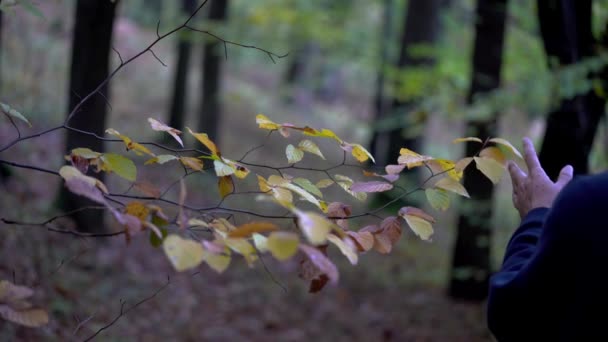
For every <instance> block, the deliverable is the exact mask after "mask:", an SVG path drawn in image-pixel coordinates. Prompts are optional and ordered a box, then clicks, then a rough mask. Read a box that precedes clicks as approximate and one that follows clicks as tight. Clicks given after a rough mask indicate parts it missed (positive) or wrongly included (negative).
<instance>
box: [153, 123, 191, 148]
mask: <svg viewBox="0 0 608 342" xmlns="http://www.w3.org/2000/svg"><path fill="white" fill-rule="evenodd" d="M148 122H149V123H150V127H152V129H153V130H155V131H158V132H167V133H169V134H170V135H171V136H172V137H173V139H175V140H176V141H177V142H178V143H179V144H180V146H181V147H184V142H183V141H182V139H181V138H180V137H179V134H182V131H180V130H179V129H175V128H173V127H169V126H167V125H166V124H164V123H162V122H160V121H158V120H156V119H153V118H148Z"/></svg>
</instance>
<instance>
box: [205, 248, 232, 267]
mask: <svg viewBox="0 0 608 342" xmlns="http://www.w3.org/2000/svg"><path fill="white" fill-rule="evenodd" d="M203 260H204V261H205V262H206V263H207V265H209V267H211V268H212V269H213V270H214V271H216V272H217V273H222V272H224V271H225V270H226V269H227V268H228V266H229V265H230V255H224V254H216V253H212V252H210V251H207V250H205V249H203Z"/></svg>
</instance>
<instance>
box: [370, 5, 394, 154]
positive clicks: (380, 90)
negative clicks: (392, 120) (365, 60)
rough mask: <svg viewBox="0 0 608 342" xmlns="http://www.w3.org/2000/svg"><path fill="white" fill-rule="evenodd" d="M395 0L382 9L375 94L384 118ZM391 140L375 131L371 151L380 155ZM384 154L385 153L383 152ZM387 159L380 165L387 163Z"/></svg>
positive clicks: (376, 109)
mask: <svg viewBox="0 0 608 342" xmlns="http://www.w3.org/2000/svg"><path fill="white" fill-rule="evenodd" d="M392 13H393V0H384V10H383V11H382V31H381V32H380V39H379V41H380V47H379V50H380V58H379V60H380V63H379V64H378V74H377V76H376V94H375V95H374V112H375V116H376V117H377V118H383V117H385V116H386V114H387V107H388V101H387V99H386V93H385V91H386V90H385V82H386V81H385V69H386V67H387V66H388V61H389V47H390V44H389V38H390V37H392V34H391V28H392V27H393V24H392V23H393V16H392ZM388 147H389V142H388V135H387V134H377V133H374V136H373V137H372V141H371V143H370V151H372V153H374V155H376V157H377V156H378V153H379V151H388ZM382 154H384V153H382ZM387 164H388V163H387V162H386V160H385V161H384V163H380V164H379V165H387Z"/></svg>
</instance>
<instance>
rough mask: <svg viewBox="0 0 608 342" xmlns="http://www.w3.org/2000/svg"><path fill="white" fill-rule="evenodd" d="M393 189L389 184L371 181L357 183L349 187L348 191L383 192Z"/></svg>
mask: <svg viewBox="0 0 608 342" xmlns="http://www.w3.org/2000/svg"><path fill="white" fill-rule="evenodd" d="M392 188H393V185H392V184H391V183H386V182H381V181H372V182H357V183H354V184H353V185H351V186H350V191H354V192H366V193H368V192H384V191H389V190H391V189H392Z"/></svg>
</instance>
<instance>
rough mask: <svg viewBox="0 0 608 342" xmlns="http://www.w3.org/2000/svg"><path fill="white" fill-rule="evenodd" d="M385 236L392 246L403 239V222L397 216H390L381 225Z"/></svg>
mask: <svg viewBox="0 0 608 342" xmlns="http://www.w3.org/2000/svg"><path fill="white" fill-rule="evenodd" d="M380 228H381V229H382V233H381V234H383V235H386V236H387V237H388V239H389V241H390V242H391V244H392V245H395V244H396V243H397V241H399V238H401V220H400V219H399V218H398V217H397V216H389V217H387V218H385V219H384V220H382V223H380Z"/></svg>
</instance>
